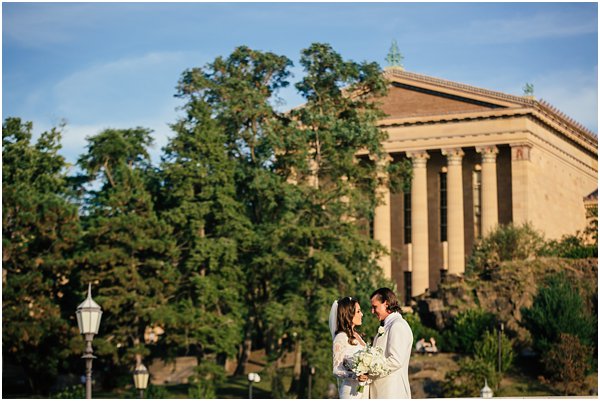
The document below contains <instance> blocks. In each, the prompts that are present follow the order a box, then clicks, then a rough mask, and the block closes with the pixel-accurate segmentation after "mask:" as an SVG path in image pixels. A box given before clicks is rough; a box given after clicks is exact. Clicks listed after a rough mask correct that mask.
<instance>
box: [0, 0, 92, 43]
mask: <svg viewBox="0 0 600 401" xmlns="http://www.w3.org/2000/svg"><path fill="white" fill-rule="evenodd" d="M3 14H4V15H3V18H2V21H3V28H2V33H3V35H6V36H7V37H8V39H9V40H11V41H14V42H15V43H19V44H21V45H24V46H31V47H44V46H47V45H54V44H57V43H65V42H69V41H71V40H72V39H73V38H75V37H77V33H78V31H80V30H81V29H83V28H85V27H88V26H89V25H90V23H92V22H93V21H94V20H95V18H96V17H98V13H97V10H94V6H93V5H91V4H81V3H79V4H77V3H70V4H62V5H60V4H40V3H38V4H36V5H33V6H32V5H28V4H18V3H13V4H10V3H8V4H7V3H5V4H3Z"/></svg>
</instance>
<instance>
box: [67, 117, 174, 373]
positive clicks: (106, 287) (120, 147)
mask: <svg viewBox="0 0 600 401" xmlns="http://www.w3.org/2000/svg"><path fill="white" fill-rule="evenodd" d="M151 144H152V138H151V136H150V131H149V130H147V129H144V128H134V129H107V130H104V131H102V132H101V133H99V134H97V135H95V136H92V137H90V138H88V146H87V153H85V154H84V155H82V156H81V157H80V159H79V161H78V163H79V166H80V167H81V168H82V170H83V171H84V172H85V174H86V179H87V183H88V191H87V199H86V203H85V208H84V213H85V216H84V219H83V222H84V229H85V232H84V236H83V249H82V252H81V254H80V255H79V258H80V265H81V271H80V282H81V285H82V286H83V285H84V284H85V283H87V282H91V283H93V288H94V293H95V294H97V295H95V296H94V298H95V300H96V301H97V302H98V303H99V304H100V306H101V307H102V308H103V311H104V314H103V316H102V325H101V328H100V331H101V335H99V336H98V339H97V340H96V341H94V344H95V345H96V344H97V347H98V354H101V355H107V356H110V357H112V358H111V363H112V364H113V365H114V366H116V367H118V368H121V369H123V370H126V369H131V368H132V367H133V366H135V364H136V363H139V362H140V361H141V359H142V357H143V356H145V355H148V354H149V353H150V351H151V349H150V346H149V345H148V344H146V343H145V341H144V333H145V331H146V329H147V328H148V327H152V326H154V325H156V324H158V323H160V322H161V319H162V318H163V317H164V316H165V315H168V314H169V308H170V305H169V302H170V300H171V299H172V298H173V296H174V293H175V290H176V285H177V282H178V279H179V274H178V272H177V270H176V268H175V265H174V264H175V260H176V257H177V248H176V247H175V243H174V241H173V239H172V232H171V227H170V226H169V225H168V224H166V223H165V222H164V221H163V220H161V219H160V218H159V217H158V216H157V213H156V211H155V210H154V202H153V200H152V195H151V193H150V191H149V189H148V187H149V185H150V184H149V181H150V179H149V177H151V176H152V175H151V174H150V171H151V170H150V158H149V155H148V151H147V149H148V147H149V146H150V145H151ZM165 335H168V333H166V334H165ZM105 359H106V358H105ZM117 371H118V370H117Z"/></svg>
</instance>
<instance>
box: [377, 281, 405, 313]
mask: <svg viewBox="0 0 600 401" xmlns="http://www.w3.org/2000/svg"><path fill="white" fill-rule="evenodd" d="M373 297H377V299H378V300H379V302H381V303H384V302H386V301H387V305H388V306H387V310H388V312H399V311H400V305H398V298H396V294H394V291H392V290H390V289H389V288H386V287H384V288H380V289H378V290H375V292H373V294H371V299H373Z"/></svg>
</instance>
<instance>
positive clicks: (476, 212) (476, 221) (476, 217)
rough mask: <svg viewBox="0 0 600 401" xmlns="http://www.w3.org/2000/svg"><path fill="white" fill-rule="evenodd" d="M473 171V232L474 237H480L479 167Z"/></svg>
mask: <svg viewBox="0 0 600 401" xmlns="http://www.w3.org/2000/svg"><path fill="white" fill-rule="evenodd" d="M478 167H479V166H475V170H474V171H473V232H474V236H475V238H480V237H481V167H479V168H478Z"/></svg>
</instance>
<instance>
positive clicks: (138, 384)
mask: <svg viewBox="0 0 600 401" xmlns="http://www.w3.org/2000/svg"><path fill="white" fill-rule="evenodd" d="M149 378H150V373H149V372H148V369H146V367H145V366H144V365H143V364H141V363H140V364H139V365H138V366H137V367H136V368H135V370H134V371H133V384H135V388H136V389H137V390H138V391H139V392H140V398H144V390H146V389H147V388H148V379H149Z"/></svg>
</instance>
